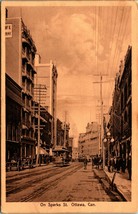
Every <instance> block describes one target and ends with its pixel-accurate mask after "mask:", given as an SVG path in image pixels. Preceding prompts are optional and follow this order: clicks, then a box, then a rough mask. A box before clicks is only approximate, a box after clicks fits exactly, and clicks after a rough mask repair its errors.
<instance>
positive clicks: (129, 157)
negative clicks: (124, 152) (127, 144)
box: [127, 154, 132, 180]
mask: <svg viewBox="0 0 138 214" xmlns="http://www.w3.org/2000/svg"><path fill="white" fill-rule="evenodd" d="M127 169H128V179H129V180H131V173H132V165H131V154H129V156H128V161H127Z"/></svg>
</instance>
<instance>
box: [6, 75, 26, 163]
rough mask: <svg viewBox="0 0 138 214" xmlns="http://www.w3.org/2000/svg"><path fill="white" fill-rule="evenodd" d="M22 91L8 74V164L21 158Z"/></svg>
mask: <svg viewBox="0 0 138 214" xmlns="http://www.w3.org/2000/svg"><path fill="white" fill-rule="evenodd" d="M21 90H22V89H21V87H20V86H19V85H18V84H17V83H16V82H15V81H14V80H13V79H12V78H11V77H9V76H8V75H7V74H6V162H8V161H11V160H18V159H19V158H20V149H21V110H22V99H21Z"/></svg>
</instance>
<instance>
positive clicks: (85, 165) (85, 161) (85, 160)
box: [83, 158, 87, 169]
mask: <svg viewBox="0 0 138 214" xmlns="http://www.w3.org/2000/svg"><path fill="white" fill-rule="evenodd" d="M83 163H84V169H87V158H84V161H83Z"/></svg>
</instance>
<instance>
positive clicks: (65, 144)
mask: <svg viewBox="0 0 138 214" xmlns="http://www.w3.org/2000/svg"><path fill="white" fill-rule="evenodd" d="M66 117H67V112H66V111H65V122H64V148H65V147H66Z"/></svg>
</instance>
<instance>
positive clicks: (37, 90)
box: [34, 84, 47, 166]
mask: <svg viewBox="0 0 138 214" xmlns="http://www.w3.org/2000/svg"><path fill="white" fill-rule="evenodd" d="M46 91H47V88H46V86H45V85H42V84H36V85H35V87H34V96H35V99H36V102H37V105H38V106H34V110H36V111H37V112H38V125H36V127H37V128H36V129H37V134H38V135H37V136H38V140H37V157H36V166H38V165H39V154H40V129H41V127H40V126H41V124H40V113H41V109H40V108H41V103H42V101H43V100H45V96H46Z"/></svg>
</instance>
